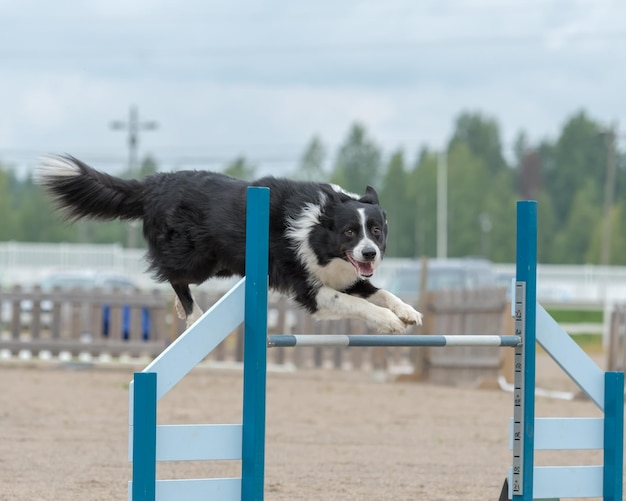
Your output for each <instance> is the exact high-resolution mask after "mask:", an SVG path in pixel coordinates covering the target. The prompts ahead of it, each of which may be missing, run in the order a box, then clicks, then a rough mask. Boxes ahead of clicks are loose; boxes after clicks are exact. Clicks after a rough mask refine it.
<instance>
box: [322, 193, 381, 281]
mask: <svg viewBox="0 0 626 501" xmlns="http://www.w3.org/2000/svg"><path fill="white" fill-rule="evenodd" d="M333 189H335V190H336V191H337V193H338V194H339V200H338V202H337V203H332V204H329V205H328V206H327V207H326V208H325V210H324V216H323V221H322V223H323V225H324V226H325V227H326V228H327V229H329V230H330V232H329V233H330V237H329V238H330V240H331V242H330V244H331V245H330V246H329V248H328V252H329V253H330V254H332V258H340V259H342V260H344V261H346V262H348V263H350V264H351V265H352V266H353V267H354V269H355V271H356V275H357V276H358V278H361V279H367V278H369V277H371V276H372V275H373V274H374V270H375V269H376V267H377V266H378V265H379V264H380V262H381V260H382V258H383V255H384V253H385V246H386V241H387V217H386V214H385V212H384V211H383V210H382V208H381V207H380V205H379V203H378V195H377V193H376V191H375V190H374V188H372V187H371V186H368V187H367V189H366V190H365V195H363V196H358V195H353V194H351V193H346V192H344V191H343V190H341V189H339V188H337V187H333Z"/></svg>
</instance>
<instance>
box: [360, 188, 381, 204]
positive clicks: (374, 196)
mask: <svg viewBox="0 0 626 501" xmlns="http://www.w3.org/2000/svg"><path fill="white" fill-rule="evenodd" d="M359 202H363V203H364V204H372V205H378V193H376V190H375V189H374V188H372V187H371V186H368V187H367V188H365V195H363V196H362V197H361V198H360V199H359Z"/></svg>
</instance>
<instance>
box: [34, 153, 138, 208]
mask: <svg viewBox="0 0 626 501" xmlns="http://www.w3.org/2000/svg"><path fill="white" fill-rule="evenodd" d="M34 178H35V182H37V183H38V184H40V185H41V186H43V187H44V188H45V189H46V190H47V191H48V192H49V193H50V194H51V195H52V196H53V197H54V198H55V201H56V203H57V205H58V207H59V208H60V209H61V210H62V211H63V213H64V215H65V217H67V218H68V219H71V220H75V219H80V218H83V217H85V218H92V219H105V220H106V219H109V220H110V219H140V218H142V217H143V203H142V198H141V192H142V183H141V182H140V181H137V180H135V179H129V180H126V179H120V178H118V177H114V176H111V175H109V174H105V173H103V172H98V171H97V170H95V169H93V168H92V167H89V166H88V165H87V164H85V163H83V162H81V161H80V160H78V159H76V158H74V157H72V156H70V155H58V156H56V155H55V156H48V157H44V158H43V159H42V162H41V165H40V166H39V168H38V169H37V170H36V171H35V176H34Z"/></svg>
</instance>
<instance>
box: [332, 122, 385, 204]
mask: <svg viewBox="0 0 626 501" xmlns="http://www.w3.org/2000/svg"><path fill="white" fill-rule="evenodd" d="M380 163H381V152H380V149H379V148H378V146H376V144H374V142H373V141H372V140H371V139H369V138H368V137H367V134H366V131H365V127H363V126H362V125H359V124H355V125H353V126H352V128H351V129H350V132H349V133H348V137H347V138H346V140H345V142H344V144H343V145H342V146H341V147H340V148H339V153H338V154H337V160H336V161H335V168H334V170H333V174H332V177H331V181H332V182H333V183H337V184H338V185H340V186H342V187H343V188H344V189H346V190H347V191H351V192H353V193H365V188H366V187H367V186H368V185H370V186H373V187H374V188H376V187H377V186H378V181H379V174H380Z"/></svg>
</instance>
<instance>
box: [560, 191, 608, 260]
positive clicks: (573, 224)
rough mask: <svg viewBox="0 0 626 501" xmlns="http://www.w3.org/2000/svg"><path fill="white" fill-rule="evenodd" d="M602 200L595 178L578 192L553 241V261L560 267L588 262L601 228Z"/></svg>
mask: <svg viewBox="0 0 626 501" xmlns="http://www.w3.org/2000/svg"><path fill="white" fill-rule="evenodd" d="M599 200H600V191H599V187H598V186H597V184H596V183H595V182H594V181H593V180H592V179H588V180H587V181H586V182H585V183H584V186H583V187H582V189H579V190H578V191H577V192H576V194H575V196H574V198H573V200H572V204H571V212H570V214H569V216H568V217H567V219H566V223H565V225H564V226H562V229H561V230H560V231H559V232H557V234H556V236H555V238H554V244H553V246H552V248H551V252H550V257H551V260H552V262H555V263H561V264H582V263H586V262H587V256H588V255H589V250H590V248H591V242H592V238H593V232H594V228H596V226H598V225H600V226H601V221H602V209H601V205H600V203H599Z"/></svg>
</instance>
